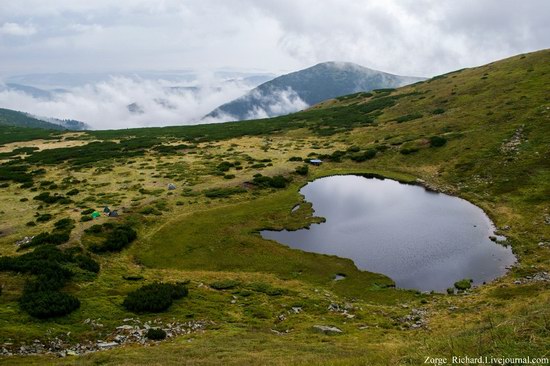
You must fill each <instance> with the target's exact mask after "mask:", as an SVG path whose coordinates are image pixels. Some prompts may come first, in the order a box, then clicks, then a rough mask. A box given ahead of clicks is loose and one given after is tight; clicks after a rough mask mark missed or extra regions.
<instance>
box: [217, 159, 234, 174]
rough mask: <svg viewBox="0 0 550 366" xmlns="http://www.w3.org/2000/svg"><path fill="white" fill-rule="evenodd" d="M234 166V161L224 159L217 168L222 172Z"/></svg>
mask: <svg viewBox="0 0 550 366" xmlns="http://www.w3.org/2000/svg"><path fill="white" fill-rule="evenodd" d="M234 166H235V164H233V163H230V162H228V161H222V162H221V163H219V164H218V166H217V167H216V169H217V170H219V171H220V172H227V171H228V170H229V169H231V168H232V167H234Z"/></svg>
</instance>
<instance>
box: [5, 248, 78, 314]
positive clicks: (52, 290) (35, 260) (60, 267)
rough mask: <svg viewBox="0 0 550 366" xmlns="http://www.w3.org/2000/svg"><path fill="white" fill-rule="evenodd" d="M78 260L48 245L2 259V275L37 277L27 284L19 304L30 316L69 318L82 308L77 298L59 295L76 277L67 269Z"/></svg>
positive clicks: (63, 294)
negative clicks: (13, 274)
mask: <svg viewBox="0 0 550 366" xmlns="http://www.w3.org/2000/svg"><path fill="white" fill-rule="evenodd" d="M74 260H75V259H74V258H73V257H72V255H71V254H70V253H64V252H62V251H60V250H59V249H57V248H55V247H54V246H52V245H44V246H39V247H37V248H36V249H35V250H34V251H33V252H31V253H26V254H23V255H20V256H15V257H0V271H13V272H17V273H28V274H32V275H34V276H35V278H34V279H33V280H29V281H27V283H26V284H25V287H24V289H23V296H22V297H21V298H20V300H19V304H20V306H21V309H22V310H24V311H26V312H27V313H29V314H30V315H32V316H34V317H37V318H41V319H44V318H50V317H57V316H62V315H65V314H68V313H70V312H72V311H73V310H75V309H77V308H78V307H79V306H80V302H79V301H78V299H77V298H75V297H74V296H72V295H68V294H65V293H62V292H59V289H61V288H62V287H63V286H64V285H65V284H66V283H67V281H68V280H69V279H70V278H71V277H72V276H73V273H72V272H71V271H70V270H69V269H67V268H65V267H64V265H65V264H67V263H71V262H74Z"/></svg>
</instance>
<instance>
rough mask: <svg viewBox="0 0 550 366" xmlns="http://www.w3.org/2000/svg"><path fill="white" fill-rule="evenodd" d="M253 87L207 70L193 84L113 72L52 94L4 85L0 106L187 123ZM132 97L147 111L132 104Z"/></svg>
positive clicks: (84, 117) (115, 120) (99, 122)
mask: <svg viewBox="0 0 550 366" xmlns="http://www.w3.org/2000/svg"><path fill="white" fill-rule="evenodd" d="M250 88H251V85H250V84H247V83H244V82H242V81H239V80H232V81H224V80H218V79H215V78H213V77H211V76H207V75H203V76H201V77H200V78H199V79H198V80H197V85H196V86H195V87H193V88H191V87H187V88H186V87H180V86H179V84H174V83H173V82H171V81H169V80H162V79H158V80H145V79H140V78H137V77H136V78H128V77H112V78H110V79H109V80H106V81H101V82H98V83H95V84H87V85H84V86H79V87H74V88H71V89H69V90H68V91H66V92H61V93H56V94H54V95H53V97H52V98H50V99H47V98H46V99H44V98H42V99H39V98H33V97H32V96H31V95H29V94H26V93H24V92H21V91H14V90H10V89H5V90H3V91H0V106H2V107H3V108H8V109H15V110H20V111H24V112H27V113H31V114H33V115H37V116H44V117H55V118H60V119H75V120H79V121H82V122H86V123H88V124H89V125H90V126H91V127H92V128H93V129H115V128H131V127H147V126H168V125H185V124H194V123H197V122H198V121H199V120H200V119H201V118H202V117H203V116H204V115H205V114H207V113H208V112H210V111H211V110H212V109H214V108H216V107H217V106H219V105H220V104H223V103H225V102H227V101H229V100H232V99H234V98H237V97H239V96H240V95H242V94H243V93H245V92H247V91H248V90H249V89H250ZM133 103H135V105H136V106H137V108H136V109H138V110H140V111H142V113H136V112H132V111H131V110H130V109H131V108H128V106H129V105H131V104H133ZM218 121H219V120H218ZM211 122H216V121H211Z"/></svg>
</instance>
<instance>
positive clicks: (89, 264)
mask: <svg viewBox="0 0 550 366" xmlns="http://www.w3.org/2000/svg"><path fill="white" fill-rule="evenodd" d="M74 259H75V261H76V263H77V264H78V267H79V268H81V269H83V270H85V271H89V272H93V273H99V270H100V266H99V263H97V262H96V261H94V260H93V259H92V258H91V257H89V256H87V255H82V254H79V255H77V256H75V258H74Z"/></svg>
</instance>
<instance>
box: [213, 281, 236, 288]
mask: <svg viewBox="0 0 550 366" xmlns="http://www.w3.org/2000/svg"><path fill="white" fill-rule="evenodd" d="M237 286H239V281H234V280H224V281H216V282H212V283H211V284H210V287H212V288H213V289H215V290H229V289H232V288H235V287H237Z"/></svg>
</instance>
